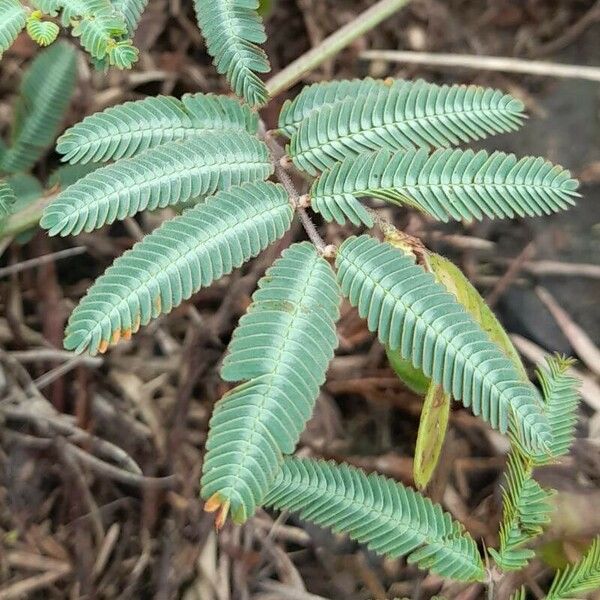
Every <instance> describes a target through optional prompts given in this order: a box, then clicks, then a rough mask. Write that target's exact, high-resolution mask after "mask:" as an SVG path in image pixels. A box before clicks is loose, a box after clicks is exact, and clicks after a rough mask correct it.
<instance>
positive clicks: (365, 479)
mask: <svg viewBox="0 0 600 600" xmlns="http://www.w3.org/2000/svg"><path fill="white" fill-rule="evenodd" d="M265 504H266V505H267V506H274V507H275V508H278V509H282V510H290V511H297V512H299V513H300V516H301V517H302V518H303V519H306V520H308V521H313V522H314V523H317V524H318V525H321V526H323V527H329V528H331V529H333V531H335V532H340V533H346V534H348V535H349V536H350V537H351V538H352V539H354V540H357V541H359V542H361V543H364V544H367V546H368V547H369V548H370V549H371V550H373V551H375V552H377V553H378V554H383V555H385V556H389V557H391V558H396V557H398V556H404V555H408V562H409V563H412V564H416V565H418V566H419V567H420V568H422V569H431V570H432V571H434V572H436V573H438V574H439V575H441V576H443V577H451V578H453V579H459V580H463V581H481V580H482V579H483V577H484V567H483V563H482V561H481V557H480V555H479V552H478V550H477V546H476V544H475V542H474V541H473V539H472V538H471V537H470V536H469V534H468V533H466V532H465V531H464V528H463V526H462V525H461V524H460V523H457V522H456V521H453V520H452V518H451V517H450V515H449V514H448V513H445V512H443V511H442V509H441V507H440V506H439V505H438V504H433V502H431V500H429V499H428V498H426V497H424V496H422V495H421V494H419V493H417V492H415V491H414V490H412V489H410V488H407V487H405V486H403V485H401V484H399V483H396V482H395V481H393V480H391V479H388V478H386V477H383V476H381V475H366V474H365V473H364V472H363V471H361V470H360V469H356V468H354V467H350V466H347V465H340V466H338V465H335V464H333V463H327V462H324V461H315V460H311V459H298V458H286V459H285V460H284V462H283V466H282V469H281V470H280V472H279V473H278V475H277V478H276V480H275V482H274V484H273V486H272V488H271V490H270V491H269V494H268V495H267V497H266V499H265Z"/></svg>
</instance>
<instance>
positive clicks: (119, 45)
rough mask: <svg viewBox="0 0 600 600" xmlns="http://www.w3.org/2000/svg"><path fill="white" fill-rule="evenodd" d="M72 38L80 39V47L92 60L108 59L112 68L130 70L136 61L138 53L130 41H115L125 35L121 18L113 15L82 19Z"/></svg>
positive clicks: (124, 27) (125, 28)
mask: <svg viewBox="0 0 600 600" xmlns="http://www.w3.org/2000/svg"><path fill="white" fill-rule="evenodd" d="M72 33H73V36H74V37H78V38H80V42H81V45H82V46H83V47H84V48H85V50H86V51H87V52H88V53H89V54H90V56H91V57H92V58H96V59H99V60H102V59H104V58H106V57H108V62H109V64H110V65H112V66H116V67H119V68H121V69H130V68H131V67H132V66H133V64H134V63H135V62H136V61H137V59H138V51H137V50H136V49H135V48H134V47H133V46H132V45H131V42H130V41H117V40H118V38H120V37H122V36H124V35H126V34H127V26H126V25H125V21H124V20H123V18H122V17H117V16H115V15H113V14H111V15H106V16H98V17H95V18H90V17H84V18H83V19H81V20H80V21H77V22H76V24H75V25H74V27H73V31H72Z"/></svg>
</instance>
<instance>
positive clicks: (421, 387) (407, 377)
mask: <svg viewBox="0 0 600 600" xmlns="http://www.w3.org/2000/svg"><path fill="white" fill-rule="evenodd" d="M385 351H386V354H387V357H388V361H389V363H390V366H391V367H392V369H394V371H395V373H396V375H398V377H399V378H400V380H401V381H402V383H404V384H405V385H406V387H408V388H409V389H410V390H412V391H413V392H415V394H419V395H421V396H422V395H423V394H425V392H427V389H428V388H429V385H430V383H431V380H430V379H429V377H427V375H425V373H423V371H421V369H418V368H417V367H413V364H412V362H411V361H410V360H408V359H406V358H402V355H401V354H400V352H399V351H398V350H390V349H389V348H386V349H385Z"/></svg>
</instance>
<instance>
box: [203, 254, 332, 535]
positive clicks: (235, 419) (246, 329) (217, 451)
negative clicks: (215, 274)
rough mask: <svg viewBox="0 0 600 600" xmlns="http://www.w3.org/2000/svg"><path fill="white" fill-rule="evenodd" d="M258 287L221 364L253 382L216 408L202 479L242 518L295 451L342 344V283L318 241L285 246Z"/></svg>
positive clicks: (227, 374) (234, 376)
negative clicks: (339, 322)
mask: <svg viewBox="0 0 600 600" xmlns="http://www.w3.org/2000/svg"><path fill="white" fill-rule="evenodd" d="M258 288H259V289H258V290H257V291H256V292H255V293H254V295H253V297H252V300H253V302H252V304H251V305H250V307H249V308H248V312H247V313H246V315H245V316H244V317H242V319H241V320H240V324H239V326H238V328H237V329H236V330H235V333H234V335H233V338H232V340H231V343H230V345H229V354H228V355H227V356H226V358H225V360H224V362H223V368H222V370H221V375H222V377H223V379H225V380H226V381H246V383H243V384H241V385H239V386H238V387H236V388H234V389H233V390H232V391H231V392H229V393H228V394H226V395H225V396H224V397H223V398H222V399H221V400H220V401H219V402H218V403H217V405H216V406H215V409H214V412H213V417H212V419H211V421H210V433H209V437H208V441H207V443H206V448H207V450H208V453H207V455H206V457H205V459H204V467H203V473H204V475H203V477H202V483H201V485H202V497H203V498H205V499H212V505H213V507H214V508H215V509H216V508H218V507H219V506H224V507H225V508H224V509H222V510H224V511H225V514H226V513H227V510H228V509H229V508H230V509H231V513H232V516H233V520H234V521H235V522H237V523H243V522H244V521H246V519H248V518H249V517H250V516H252V514H254V511H255V510H256V507H257V506H260V504H261V503H262V500H263V498H264V496H265V495H266V493H267V492H268V490H269V488H270V487H271V484H272V482H273V480H274V478H275V476H276V475H277V473H278V471H279V469H280V467H281V462H282V460H283V454H289V453H291V452H293V451H294V448H295V447H296V444H297V442H298V438H299V437H300V433H301V432H302V431H303V430H304V427H305V425H306V422H307V421H308V419H309V418H310V416H311V414H312V410H313V407H314V403H315V401H316V399H317V395H318V393H319V388H320V386H321V385H322V384H323V382H324V381H325V372H326V370H327V366H328V365H329V361H330V360H331V359H332V358H333V351H334V349H335V348H336V346H337V334H336V330H335V323H336V321H337V319H338V317H339V302H340V291H339V287H338V285H337V282H336V279H335V273H334V272H333V270H332V268H331V266H330V265H329V263H328V262H327V261H326V260H325V259H324V258H321V256H320V255H319V253H318V252H317V250H316V249H315V247H314V246H313V245H312V244H311V243H309V242H304V243H300V244H294V245H293V246H291V247H290V248H288V249H287V250H285V251H284V252H283V254H282V257H281V258H280V259H279V260H277V261H276V262H275V263H274V265H273V266H272V267H271V268H270V269H268V270H267V272H266V274H265V276H264V277H263V278H262V279H261V280H260V281H259V284H258ZM222 518H224V517H221V519H222Z"/></svg>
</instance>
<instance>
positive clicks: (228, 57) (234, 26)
mask: <svg viewBox="0 0 600 600" xmlns="http://www.w3.org/2000/svg"><path fill="white" fill-rule="evenodd" d="M194 6H195V8H196V15H197V17H198V24H199V25H200V29H201V30H202V33H203V35H204V38H205V39H206V46H207V49H208V53H209V54H210V55H211V56H212V57H213V59H214V64H215V67H216V68H217V71H218V72H219V73H221V74H224V75H226V76H227V79H228V80H229V83H230V85H231V88H232V89H233V91H234V92H235V93H236V94H237V95H238V96H240V97H241V98H244V99H245V100H246V102H248V104H250V105H252V106H260V105H262V104H264V103H265V102H266V101H267V98H268V94H267V89H266V88H265V84H264V83H263V82H262V81H261V80H260V78H259V77H258V76H257V75H256V73H267V72H268V71H270V70H271V67H270V66H269V60H268V59H267V55H266V54H265V52H264V51H263V50H262V48H260V47H259V46H258V45H257V44H262V43H263V42H264V41H265V40H266V34H265V29H264V27H263V23H262V19H261V18H260V16H259V15H258V13H257V12H256V9H257V8H258V0H212V1H211V2H206V1H205V0H194Z"/></svg>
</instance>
